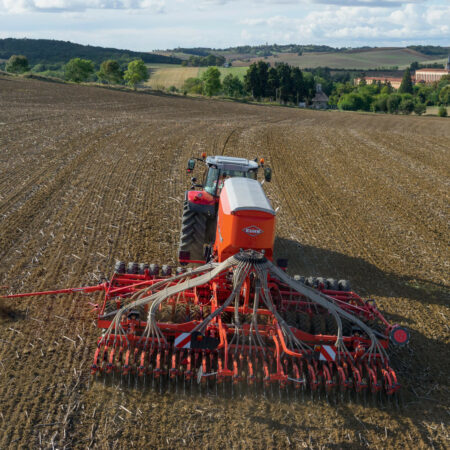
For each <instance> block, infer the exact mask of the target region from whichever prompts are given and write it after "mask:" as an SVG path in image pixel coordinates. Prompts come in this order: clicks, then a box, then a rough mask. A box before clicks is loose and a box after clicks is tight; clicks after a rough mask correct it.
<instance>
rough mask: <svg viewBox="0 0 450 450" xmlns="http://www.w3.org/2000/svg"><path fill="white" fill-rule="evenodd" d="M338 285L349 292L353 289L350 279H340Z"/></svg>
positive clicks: (341, 289) (340, 288)
mask: <svg viewBox="0 0 450 450" xmlns="http://www.w3.org/2000/svg"><path fill="white" fill-rule="evenodd" d="M338 285H339V290H340V291H346V292H349V291H351V290H352V289H351V287H350V281H348V280H339V282H338Z"/></svg>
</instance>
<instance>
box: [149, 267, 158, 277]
mask: <svg viewBox="0 0 450 450" xmlns="http://www.w3.org/2000/svg"><path fill="white" fill-rule="evenodd" d="M148 271H149V274H150V275H152V276H154V277H157V276H158V275H159V266H158V264H150V266H149V268H148Z"/></svg>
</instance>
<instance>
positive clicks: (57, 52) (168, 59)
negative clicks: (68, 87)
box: [0, 38, 181, 66]
mask: <svg viewBox="0 0 450 450" xmlns="http://www.w3.org/2000/svg"><path fill="white" fill-rule="evenodd" d="M17 54H19V55H25V56H26V57H27V58H28V61H29V63H30V65H32V66H33V65H35V64H38V63H41V64H54V63H61V62H67V61H69V60H70V59H71V58H85V59H90V60H92V61H94V62H95V63H96V64H97V65H98V64H100V63H101V62H102V61H105V60H106V59H116V60H118V61H120V62H121V63H126V62H128V61H131V60H132V59H136V58H141V59H142V60H144V62H146V63H165V64H179V63H180V62H181V60H180V59H179V58H175V57H173V56H164V55H158V54H155V53H143V52H134V51H131V50H120V49H117V48H105V47H96V46H92V45H81V44H75V43H73V42H66V41H57V40H51V39H14V38H6V39H0V59H8V58H9V57H10V56H11V55H17Z"/></svg>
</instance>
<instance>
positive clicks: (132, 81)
mask: <svg viewBox="0 0 450 450" xmlns="http://www.w3.org/2000/svg"><path fill="white" fill-rule="evenodd" d="M149 78H150V75H149V73H148V70H147V67H146V66H145V63H144V61H142V59H135V60H134V61H131V62H130V63H129V64H128V69H127V70H126V71H125V75H124V79H125V81H126V82H127V84H128V85H129V86H131V87H132V88H133V89H134V90H136V85H137V84H138V83H140V82H142V81H147V80H148V79H149Z"/></svg>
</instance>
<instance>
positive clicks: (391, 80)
mask: <svg viewBox="0 0 450 450" xmlns="http://www.w3.org/2000/svg"><path fill="white" fill-rule="evenodd" d="M412 79H413V82H414V77H412ZM361 80H365V81H366V83H367V84H376V83H378V82H380V83H382V84H387V83H389V84H390V85H391V86H392V87H393V88H394V89H398V88H399V87H400V85H401V84H402V79H401V78H396V77H360V78H355V81H354V83H355V85H358V84H359V83H360V82H361Z"/></svg>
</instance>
